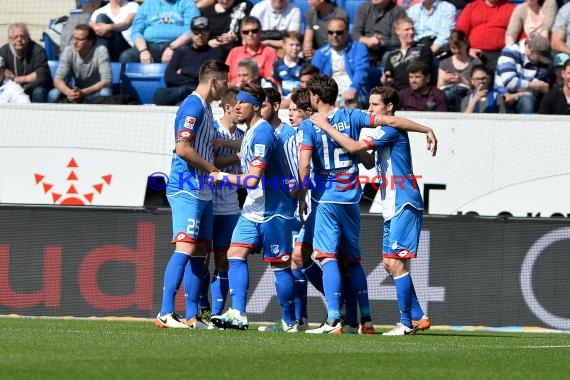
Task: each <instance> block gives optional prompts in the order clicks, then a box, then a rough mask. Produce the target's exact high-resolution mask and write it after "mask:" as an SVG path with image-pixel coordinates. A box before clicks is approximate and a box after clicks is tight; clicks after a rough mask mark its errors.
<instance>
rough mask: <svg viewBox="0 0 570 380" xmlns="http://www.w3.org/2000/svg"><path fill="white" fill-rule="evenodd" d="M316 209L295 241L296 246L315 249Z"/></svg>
mask: <svg viewBox="0 0 570 380" xmlns="http://www.w3.org/2000/svg"><path fill="white" fill-rule="evenodd" d="M314 210H315V209H313V211H311V213H310V214H309V216H308V217H307V220H305V224H303V226H302V227H301V230H300V231H299V234H298V235H297V237H296V239H295V245H300V246H301V247H303V248H309V249H313V232H314V230H315V212H314Z"/></svg>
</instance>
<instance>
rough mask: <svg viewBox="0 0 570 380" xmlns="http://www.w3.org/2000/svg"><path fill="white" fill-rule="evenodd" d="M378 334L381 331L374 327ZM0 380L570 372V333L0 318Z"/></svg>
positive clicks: (540, 375)
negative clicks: (274, 330)
mask: <svg viewBox="0 0 570 380" xmlns="http://www.w3.org/2000/svg"><path fill="white" fill-rule="evenodd" d="M378 331H379V332H381V330H378ZM0 352H1V355H0V379H113V378H114V379H147V378H149V379H150V378H153V379H166V378H171V379H172V378H180V379H271V380H276V379H312V380H314V379H327V380H330V379H344V380H347V379H349V380H360V379H406V380H408V379H422V380H429V379H461V380H467V379H568V378H569V377H570V334H556V333H545V334H534V333H480V332H476V333H470V332H457V331H453V332H451V331H429V332H424V333H421V334H418V335H417V336H404V337H385V336H381V335H341V336H329V335H317V336H315V335H308V334H304V333H298V334H271V333H260V332H257V331H256V329H255V328H253V327H252V329H251V330H249V331H235V330H228V331H190V330H175V329H157V328H155V327H154V326H153V325H152V323H150V322H125V321H107V320H82V319H41V318H0Z"/></svg>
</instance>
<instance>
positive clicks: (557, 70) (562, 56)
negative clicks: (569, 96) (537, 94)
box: [552, 53, 570, 86]
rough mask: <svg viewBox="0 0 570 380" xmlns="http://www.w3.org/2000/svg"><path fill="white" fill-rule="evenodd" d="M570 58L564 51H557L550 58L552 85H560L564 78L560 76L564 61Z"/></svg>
mask: <svg viewBox="0 0 570 380" xmlns="http://www.w3.org/2000/svg"><path fill="white" fill-rule="evenodd" d="M569 59H570V55H568V54H566V53H558V54H556V55H555V56H554V58H552V71H553V72H554V85H555V86H562V84H563V83H564V79H563V78H562V68H563V67H564V65H565V64H566V61H567V60H569Z"/></svg>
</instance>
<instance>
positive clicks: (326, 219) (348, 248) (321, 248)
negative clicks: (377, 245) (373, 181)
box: [312, 203, 360, 263]
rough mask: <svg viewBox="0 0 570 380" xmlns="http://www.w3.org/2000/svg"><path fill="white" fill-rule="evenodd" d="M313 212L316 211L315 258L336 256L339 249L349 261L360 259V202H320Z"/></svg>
mask: <svg viewBox="0 0 570 380" xmlns="http://www.w3.org/2000/svg"><path fill="white" fill-rule="evenodd" d="M312 213H315V228H314V238H313V249H314V251H313V256H314V258H316V259H325V258H336V257H337V253H338V252H339V250H340V251H341V252H342V255H343V257H344V259H345V261H346V262H349V263H352V262H359V261H360V244H359V240H360V206H359V205H358V203H351V204H339V203H319V206H318V207H317V208H316V209H314V210H313V211H312Z"/></svg>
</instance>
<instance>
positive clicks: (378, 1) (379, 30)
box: [352, 0, 406, 66]
mask: <svg viewBox="0 0 570 380" xmlns="http://www.w3.org/2000/svg"><path fill="white" fill-rule="evenodd" d="M404 16H406V11H405V10H404V9H403V8H400V7H399V6H397V5H396V4H395V3H394V2H393V1H392V0H368V1H364V2H363V3H362V4H361V5H360V7H358V12H357V13H356V20H354V21H352V22H353V23H354V26H353V27H352V38H353V39H354V40H355V41H358V42H361V43H363V44H364V45H366V47H367V48H368V55H369V57H370V62H371V64H372V65H374V66H384V62H383V61H382V57H383V56H384V54H385V53H386V52H389V51H390V50H393V49H396V48H398V47H399V46H400V40H398V36H397V35H396V34H395V33H394V32H393V28H392V26H393V25H394V21H396V20H397V19H399V18H400V17H404Z"/></svg>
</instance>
